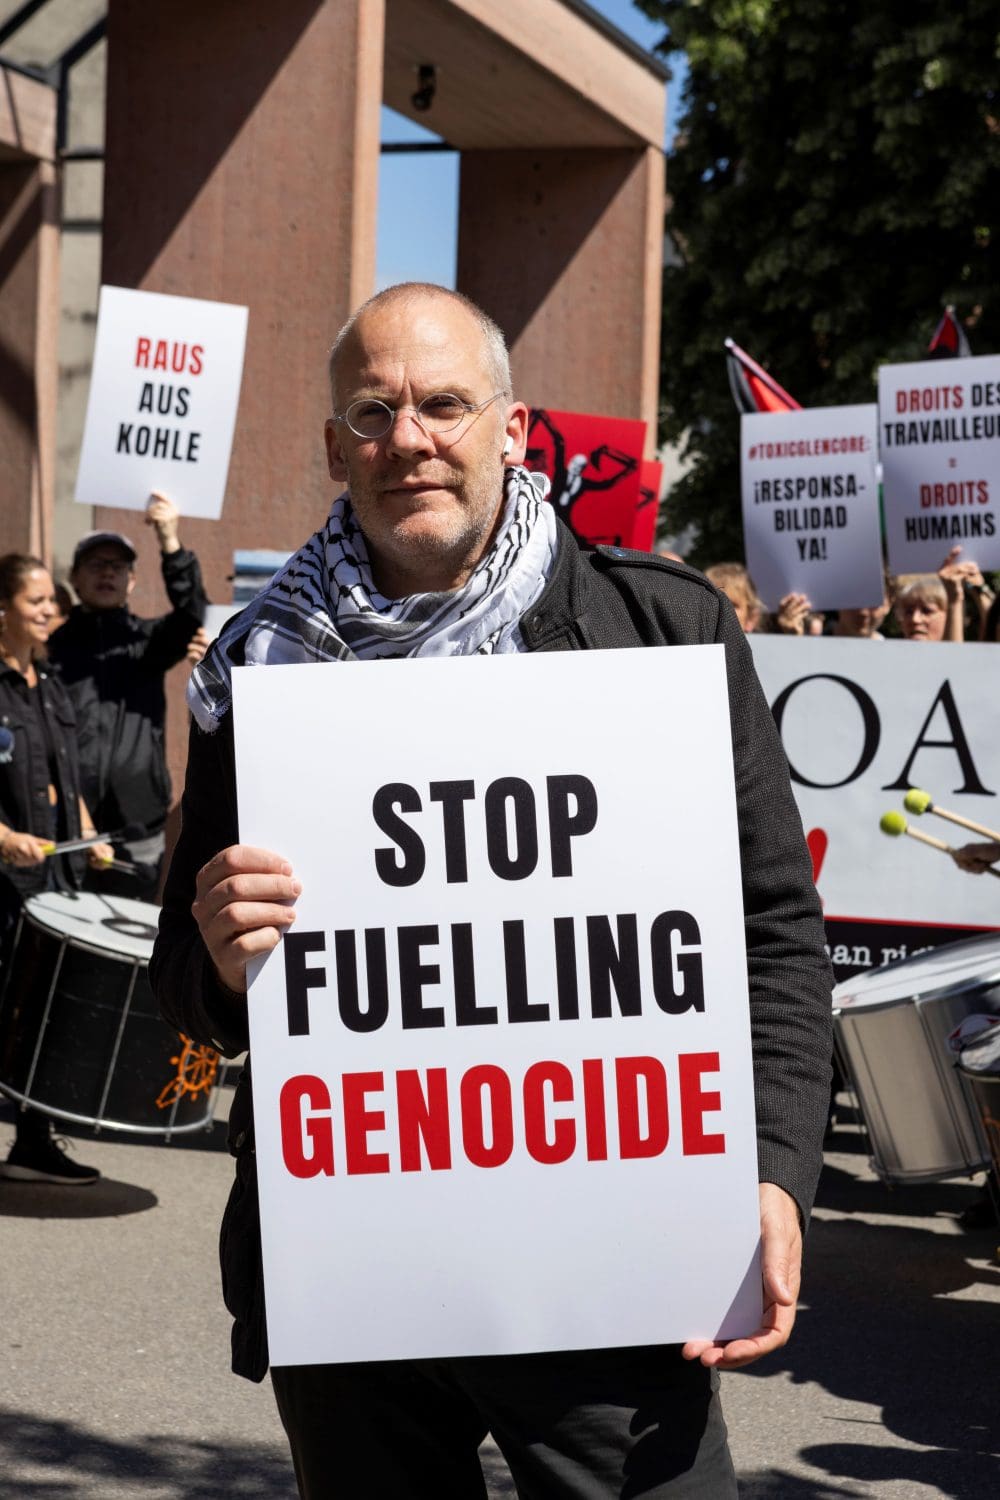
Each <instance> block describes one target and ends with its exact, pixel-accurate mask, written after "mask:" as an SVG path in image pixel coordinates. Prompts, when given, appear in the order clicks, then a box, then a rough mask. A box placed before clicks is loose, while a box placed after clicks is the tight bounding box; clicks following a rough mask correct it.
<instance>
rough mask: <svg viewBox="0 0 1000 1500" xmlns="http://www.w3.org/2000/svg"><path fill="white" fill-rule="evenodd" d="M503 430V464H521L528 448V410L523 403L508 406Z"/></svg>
mask: <svg viewBox="0 0 1000 1500" xmlns="http://www.w3.org/2000/svg"><path fill="white" fill-rule="evenodd" d="M503 430H504V441H503V461H504V463H505V464H523V463H524V455H525V453H526V452H527V448H528V408H527V407H526V406H525V404H524V402H523V401H515V402H514V403H513V404H512V405H511V406H508V408H507V415H506V417H505V418H504V426H503Z"/></svg>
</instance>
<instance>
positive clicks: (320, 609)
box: [187, 466, 557, 733]
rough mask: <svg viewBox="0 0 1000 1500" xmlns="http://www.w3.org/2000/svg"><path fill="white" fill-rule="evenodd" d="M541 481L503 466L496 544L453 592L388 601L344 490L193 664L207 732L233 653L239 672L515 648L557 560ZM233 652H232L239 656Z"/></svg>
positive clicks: (221, 702) (218, 714) (218, 713)
mask: <svg viewBox="0 0 1000 1500" xmlns="http://www.w3.org/2000/svg"><path fill="white" fill-rule="evenodd" d="M548 488H549V484H548V480H547V479H546V478H545V477H544V475H541V474H532V473H529V471H528V470H527V469H523V468H520V467H513V466H512V467H511V468H509V469H508V470H507V475H506V480H505V486H504V509H503V517H502V520H501V524H500V530H499V532H498V534H497V538H496V541H495V542H494V543H493V545H492V547H490V549H489V551H488V552H487V553H486V554H485V555H484V556H483V557H482V559H481V560H480V562H479V563H478V565H477V567H476V568H475V570H474V571H473V573H472V574H471V575H470V577H469V578H468V579H467V581H466V582H465V583H464V584H463V585H462V587H461V588H458V589H453V590H450V591H448V592H445V593H435V594H410V595H409V596H408V597H407V598H405V599H386V598H384V597H383V595H382V594H380V593H379V592H378V590H377V589H376V587H375V583H374V581H373V579H372V572H371V564H370V563H369V560H368V549H367V547H366V545H365V539H364V535H363V533H362V531H361V528H360V526H359V525H358V522H357V520H356V518H355V515H354V511H353V509H352V507H351V501H350V496H349V495H347V494H344V495H341V496H340V497H339V498H338V499H337V500H335V501H334V504H333V509H332V510H331V511H330V515H329V518H328V519H327V522H326V525H325V526H324V527H323V528H322V530H320V531H317V532H316V533H315V535H313V536H311V537H310V538H309V540H308V542H306V544H305V546H303V547H300V549H299V551H298V552H296V553H295V555H294V557H292V558H290V559H289V561H288V563H287V564H286V565H285V567H284V569H283V570H282V571H281V572H280V573H279V574H277V575H276V576H275V578H274V579H273V580H272V581H271V583H270V584H269V585H268V586H267V588H266V589H265V590H264V591H263V593H261V594H259V595H258V596H257V598H256V599H254V600H253V602H252V603H251V604H249V605H247V607H246V609H245V610H243V611H242V613H241V614H240V615H238V616H237V617H236V619H234V620H233V621H232V622H231V623H230V624H229V625H227V626H226V628H225V629H224V630H223V631H222V634H221V635H220V636H219V639H218V640H217V641H216V642H215V643H214V645H213V646H212V647H211V649H210V650H209V651H208V653H207V655H206V656H205V657H204V659H203V660H202V661H201V662H200V663H199V664H198V666H197V667H195V669H194V671H193V672H192V674H191V681H190V684H189V686H188V692H187V701H188V706H189V707H190V709H191V712H192V713H193V714H194V716H195V719H196V720H197V722H198V724H199V725H200V726H201V728H202V729H204V730H207V731H208V732H209V733H211V732H212V731H213V730H215V729H216V728H217V726H218V724H219V721H220V720H221V719H222V717H223V715H224V714H225V713H226V710H227V709H228V708H229V706H230V703H231V702H232V669H233V665H234V659H233V648H234V647H235V646H236V645H237V643H240V642H242V643H243V652H242V657H243V661H244V662H245V664H246V665H247V666H251V667H253V666H266V665H271V664H274V663H278V664H282V665H284V664H288V663H296V662H314V661H357V660H372V659H379V658H383V657H398V656H475V655H481V656H492V655H501V654H506V653H510V652H514V651H518V650H520V649H522V644H521V638H520V633H519V631H518V621H519V620H520V618H521V616H522V615H523V614H524V612H525V611H526V610H527V609H530V607H531V605H532V604H533V603H534V602H535V600H536V599H537V598H538V596H539V595H540V594H541V592H542V589H543V588H544V587H545V583H546V581H547V579H548V576H549V573H550V572H551V568H552V564H553V561H554V560H555V555H556V546H557V539H556V519H555V512H554V511H553V509H552V506H551V505H549V504H547V503H546V502H545V500H544V496H545V495H546V494H547V493H548ZM238 659H239V653H237V660H238Z"/></svg>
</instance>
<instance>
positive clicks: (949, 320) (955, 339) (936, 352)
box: [927, 307, 972, 359]
mask: <svg viewBox="0 0 1000 1500" xmlns="http://www.w3.org/2000/svg"><path fill="white" fill-rule="evenodd" d="M927 353H928V354H929V355H931V357H932V358H933V359H949V358H957V359H969V358H971V356H972V350H971V349H970V348H969V340H968V339H967V338H966V336H965V329H964V328H963V327H962V325H961V323H960V322H959V321H958V319H957V318H956V317H955V309H954V308H953V307H946V308H945V310H944V313H943V315H942V318H941V321H940V323H939V324H938V326H937V327H936V328H935V330H934V336H933V338H932V339H931V341H930V343H929V344H928V345H927Z"/></svg>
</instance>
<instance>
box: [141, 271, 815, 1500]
mask: <svg viewBox="0 0 1000 1500" xmlns="http://www.w3.org/2000/svg"><path fill="white" fill-rule="evenodd" d="M330 375H331V385H332V397H333V406H332V412H333V414H332V415H331V416H330V418H329V419H328V421H327V423H326V447H327V459H328V467H329V472H330V475H331V478H332V479H333V480H334V482H335V483H336V484H337V485H338V486H339V487H340V489H341V493H340V494H339V496H338V498H337V499H336V500H335V501H334V503H333V507H332V510H331V511H330V514H329V517H328V519H327V520H326V522H325V523H324V524H323V525H322V527H321V528H320V530H319V531H318V532H316V534H315V535H314V536H313V537H312V538H311V539H310V540H309V541H308V542H307V543H306V544H305V545H304V546H303V547H302V548H301V549H300V550H299V552H298V553H296V554H295V556H294V557H293V558H292V559H291V561H290V562H289V563H288V565H287V566H286V568H285V569H284V571H283V572H282V573H281V574H279V575H278V577H277V578H276V579H275V580H274V582H273V583H272V584H271V586H270V587H269V588H268V589H267V590H266V591H265V592H264V593H263V594H262V595H260V596H259V597H258V598H257V599H256V600H255V601H254V602H253V603H252V604H250V605H249V606H248V607H247V609H246V610H244V611H243V613H242V615H240V616H239V617H238V618H237V619H235V620H234V621H232V622H231V623H230V625H229V626H227V627H226V629H225V630H224V631H223V633H222V635H221V637H220V639H219V640H218V641H217V642H216V643H215V645H214V646H213V647H212V648H211V649H210V650H209V652H208V653H207V655H206V657H205V659H204V661H203V662H202V663H201V664H200V665H199V666H197V667H195V669H194V672H193V674H192V679H191V686H190V689H189V694H188V702H189V704H190V705H191V708H192V711H193V714H194V719H195V723H194V725H193V727H192V734H191V741H190V749H189V759H188V770H187V781H186V785H185V791H184V798H183V802H182V828H181V833H180V838H179V841H178V844H177V847H176V850H175V853H174V856H173V859H172V862H171V868H170V871H169V874H168V877H167V881H166V885H165V888H164V897H163V911H162V913H161V920H160V932H159V937H158V939H157V942H156V944H155V947H154V952H153V957H152V960H151V964H150V980H151V983H152V985H153V988H154V992H155V993H156V995H157V997H158V1000H159V1003H160V1006H161V1008H162V1010H163V1013H164V1015H165V1016H166V1018H167V1019H168V1020H169V1021H170V1022H171V1023H172V1024H173V1025H174V1026H177V1027H178V1028H180V1029H181V1030H182V1031H183V1032H184V1033H185V1035H188V1036H191V1037H194V1038H198V1039H203V1040H205V1041H206V1042H209V1041H211V1042H212V1043H213V1045H217V1046H219V1047H221V1049H222V1051H223V1052H226V1053H229V1054H235V1053H239V1052H241V1051H243V1049H244V1048H246V1047H247V1045H248V1027H247V1000H246V990H247V965H248V963H249V962H250V961H251V960H252V959H253V958H255V957H259V956H261V955H263V954H265V953H267V952H269V951H270V950H272V949H273V948H274V947H275V946H276V945H277V944H278V942H279V941H280V938H281V935H282V934H283V933H284V932H285V931H286V930H287V929H288V927H289V924H290V923H291V922H292V921H293V920H294V915H295V913H294V907H295V900H296V897H297V895H298V894H299V893H300V891H301V886H300V885H299V883H298V882H297V880H296V878H295V875H294V872H293V871H292V870H291V868H290V866H289V865H288V864H287V862H286V861H285V859H284V858H283V856H282V853H281V851H280V850H275V851H267V850H262V849H256V848H251V847H248V846H245V845H243V844H240V842H239V838H238V833H237V809H236V791H235V775H234V742H233V723H232V711H231V703H232V669H233V667H234V666H235V665H237V664H244V665H249V666H251V667H256V666H266V665H268V664H270V663H272V662H288V663H295V662H303V663H307V662H315V661H328V662H350V661H353V660H358V659H361V660H383V659H388V658H393V657H404V656H438V657H445V656H447V657H453V656H456V655H462V656H470V655H506V654H515V653H523V652H528V651H557V650H591V649H601V648H604V649H613V648H621V647H634V646H644V645H660V646H669V645H672V644H697V643H705V642H717V643H720V644H722V645H723V646H724V649H725V654H726V659H727V662H728V681H729V690H730V702H731V720H732V734H733V754H734V758H735V774H736V789H737V800H738V807H739V813H738V815H739V822H740V839H741V850H742V861H743V864H742V868H743V883H744V891H745V909H746V913H747V916H746V937H747V948H748V955H749V958H748V966H749V987H750V996H751V1000H750V1009H751V1028H752V1034H753V1041H754V1068H755V1076H756V1085H757V1121H758V1146H759V1153H758V1154H759V1174H760V1213H761V1234H762V1244H763V1251H762V1256H763V1261H762V1264H763V1287H764V1304H765V1308H766V1311H765V1313H764V1316H763V1319H762V1324H761V1327H760V1328H759V1329H758V1330H756V1331H755V1332H754V1333H753V1334H752V1335H751V1336H750V1337H748V1338H745V1339H735V1340H731V1341H729V1342H721V1343H714V1342H712V1341H709V1340H695V1341H692V1342H691V1343H690V1344H688V1345H686V1346H685V1347H684V1348H680V1347H677V1346H674V1347H669V1348H667V1347H657V1346H650V1347H641V1348H627V1349H599V1350H594V1349H589V1350H577V1351H573V1352H569V1353H561V1354H560V1353H556V1354H536V1355H522V1356H504V1357H490V1358H479V1359H467V1360H462V1359H456V1360H449V1359H440V1360H426V1361H424V1360H421V1361H400V1362H392V1363H375V1364H349V1365H338V1364H325V1365H310V1366H302V1367H295V1366H284V1367H280V1368H275V1369H273V1370H272V1372H271V1376H272V1383H273V1386H274V1390H275V1394H276V1397H277V1401H278V1407H279V1411H280V1413H281V1417H282V1421H283V1423H284V1426H285V1429H286V1432H287V1434H288V1437H289V1441H290V1445H291V1449H292V1456H293V1459H294V1463H295V1471H296V1476H297V1480H298V1485H299V1492H300V1495H301V1496H302V1497H303V1500H325V1497H326V1496H329V1495H332V1494H344V1495H352V1496H362V1495H363V1496H371V1497H375V1496H392V1497H393V1500H407V1497H411V1500H417V1497H425V1496H431V1495H433V1496H440V1497H444V1496H462V1497H469V1500H471V1497H475V1496H479V1497H483V1500H484V1497H485V1493H486V1490H485V1485H484V1481H483V1476H482V1472H481V1469H480V1465H479V1460H478V1455H477V1450H478V1446H479V1444H480V1442H481V1441H482V1439H483V1438H484V1437H485V1435H486V1433H487V1431H492V1432H493V1434H494V1437H495V1438H496V1440H497V1442H498V1444H499V1446H500V1448H501V1449H502V1451H503V1453H504V1455H505V1457H506V1459H507V1462H508V1464H509V1466H510V1469H511V1472H512V1474H513V1476H514V1481H515V1484H516V1485H517V1488H518V1493H520V1494H523V1495H525V1496H527V1495H557V1494H558V1495H565V1496H570V1495H578V1496H581V1497H583V1496H588V1497H591V1500H604V1497H608V1500H610V1497H611V1496H625V1495H633V1494H634V1495H640V1494H641V1495H643V1496H646V1497H649V1500H652V1497H654V1496H655V1497H659V1496H663V1497H667V1496H669V1497H677V1500H679V1497H681V1496H684V1497H692V1496H696V1495H697V1496H705V1497H711V1500H727V1497H731V1496H734V1495H735V1494H736V1481H735V1475H734V1471H733V1466H732V1461H731V1458H730V1456H729V1451H728V1447H727V1443H726V1433H725V1424H724V1422H723V1419H722V1416H721V1410H720V1404H719V1395H718V1370H719V1368H726V1367H729V1368H733V1367H737V1366H740V1365H744V1364H749V1363H750V1362H752V1361H753V1360H755V1359H757V1358H759V1357H760V1356H761V1355H762V1354H765V1353H767V1352H768V1351H769V1350H772V1349H775V1348H777V1347H779V1346H780V1345H781V1344H783V1343H784V1342H785V1341H786V1339H787V1338H788V1336H789V1333H790V1331H791V1327H792V1322H793V1319H794V1316H795V1298H796V1294H797V1290H798V1281H799V1265H800V1256H801V1230H802V1226H803V1224H804V1222H805V1219H806V1217H807V1216H808V1213H809V1208H810V1205H811V1201H812V1196H813V1192H814V1190H815V1185H816V1180H817V1177H818V1173H819V1166H820V1161H821V1143H822V1137H823V1128H824V1124H825V1120H826V1105H827V1097H828V1093H829V1084H830V971H829V966H828V963H827V959H826V956H825V953H824V950H823V943H824V933H823V924H822V920H821V915H820V911H819V905H818V901H817V898H816V893H815V890H814V888H813V884H812V877H811V865H810V861H809V857H808V854H807V852H806V848H805V843H804V840H803V836H802V828H801V823H800V821H799V817H798V814H797V812H796V810H795V804H794V801H793V799H792V795H791V790H790V787H789V782H788V773H787V769H786V768H785V764H784V757H783V755H782V751H781V745H780V742H779V740H778V737H777V732H776V730H775V726H774V722H773V720H772V718H771V715H770V713H769V711H768V707H767V703H766V701H765V699H764V696H763V694H762V692H761V690H760V687H759V684H758V683H757V681H756V678H755V676H754V673H753V665H752V660H751V655H750V650H749V647H748V645H747V643H746V641H745V638H744V635H743V631H742V629H741V627H740V624H739V622H738V621H737V618H736V615H735V614H734V612H733V610H732V609H731V607H730V605H729V603H728V602H727V600H726V599H725V598H724V597H723V596H722V594H721V593H719V591H718V590H716V589H715V588H713V587H712V585H711V584H710V583H709V582H708V581H707V580H706V579H705V578H704V577H703V576H701V575H699V574H697V573H695V572H694V570H693V569H690V568H686V567H684V566H683V565H678V564H676V563H673V562H670V561H667V560H665V559H663V558H657V557H653V556H651V555H649V554H640V553H634V552H627V551H624V550H623V549H621V548H618V547H603V548H598V549H596V550H595V551H584V550H581V548H580V547H579V546H578V544H577V542H576V541H575V539H574V538H573V536H572V534H571V533H570V531H569V530H568V529H567V528H566V527H565V526H564V525H563V523H562V522H561V521H560V519H559V518H558V516H557V514H556V511H555V508H554V507H553V506H552V505H551V504H549V503H548V502H547V501H545V500H544V498H543V495H544V492H545V488H546V487H547V485H546V481H545V480H544V478H543V477H542V476H539V475H532V474H531V473H529V471H528V470H527V469H525V468H524V467H523V460H524V457H525V450H526V445H527V423H528V409H527V407H526V406H525V405H524V404H523V403H522V402H519V401H515V400H514V399H513V396H512V394H511V381H510V370H509V364H508V358H507V351H506V346H505V343H504V339H503V335H502V333H501V331H500V329H499V328H498V327H497V325H496V324H495V323H494V322H493V321H492V320H491V319H490V318H489V317H488V316H487V315H486V314H485V313H484V312H483V311H482V309H480V308H478V307H476V306H475V304H473V303H471V302H470V301H469V300H468V299H467V298H465V297H463V296H461V295H460V294H458V293H455V292H450V291H446V290H445V289H444V288H441V287H434V286H426V285H412V284H409V285H403V286H398V287H392V288H389V289H388V290H386V291H384V292H382V293H380V294H379V295H378V296H376V297H375V298H373V299H372V300H371V301H369V302H368V303H366V304H365V305H364V306H363V307H361V308H360V309H359V311H358V312H356V313H355V314H354V316H353V317H352V318H351V319H350V320H349V322H348V323H347V324H346V326H345V327H344V329H343V330H342V331H341V333H340V334H339V336H338V338H337V340H336V342H335V344H334V348H333V351H332V355H331V364H330ZM345 487H346V488H345ZM333 676H334V678H335V677H336V674H333ZM328 685H329V686H330V687H331V689H334V688H335V683H334V682H331V683H329V684H328ZM613 711H614V705H613V704H607V703H595V704H594V705H593V713H594V715H595V716H601V717H602V718H603V717H604V716H605V715H606V714H607V713H608V712H613ZM667 717H668V720H669V708H668V709H667ZM290 732H294V729H293V730H291V731H290ZM344 732H345V734H346V733H350V732H351V731H350V725H347V724H345V726H344ZM400 733H401V735H404V736H406V735H412V734H414V733H419V726H418V725H414V724H412V723H409V722H401V723H400ZM268 753H270V754H272V755H273V756H274V775H275V777H276V778H278V777H280V775H281V770H280V755H281V752H280V744H276V745H275V746H274V747H271V749H270V751H269V752H268ZM633 754H634V746H632V745H630V744H628V743H626V742H624V741H623V743H622V765H623V772H625V771H627V767H628V764H629V758H630V757H631V756H632V755H633ZM330 775H331V795H333V794H334V793H335V794H336V795H350V787H345V786H343V785H342V784H341V779H340V778H339V772H338V768H337V759H336V747H335V746H332V747H331V772H330ZM345 878H350V875H349V872H345ZM230 1148H231V1150H232V1152H233V1154H234V1155H235V1156H236V1158H237V1162H236V1182H235V1184H234V1188H233V1193H232V1197H231V1199H230V1204H229V1207H228V1209H227V1212H226V1215H225V1219H224V1225H223V1232H222V1247H221V1252H222V1265H223V1281H224V1289H225V1296H226V1300H227V1304H228V1306H229V1309H230V1311H231V1312H232V1313H233V1315H234V1317H235V1320H236V1326H235V1329H234V1333H233V1354H234V1368H235V1369H236V1370H237V1372H238V1373H240V1374H242V1375H245V1376H248V1377H249V1378H251V1379H254V1380H260V1379H262V1378H263V1377H264V1375H265V1373H266V1371H267V1366H268V1350H267V1335H266V1329H265V1325H264V1308H263V1287H262V1272H261V1248H260V1223H259V1215H258V1209H257V1187H256V1152H255V1139H254V1127H253V1116H252V1110H251V1100H250V1081H249V1073H248V1071H247V1070H245V1071H244V1074H243V1076H242V1079H241V1082H240V1084H239V1086H238V1089H237V1093H236V1096H235V1098H234V1101H233V1106H232V1111H231V1115H230ZM400 1232H401V1235H402V1239H401V1242H400V1246H399V1249H398V1252H397V1253H398V1254H399V1255H401V1256H405V1253H406V1249H405V1226H404V1225H401V1226H400ZM343 1233H344V1234H350V1233H351V1226H350V1224H346V1223H345V1224H344V1225H343ZM525 1234H526V1236H527V1239H526V1243H530V1226H525ZM372 1253H373V1255H375V1254H378V1255H381V1256H385V1255H386V1254H389V1253H392V1252H391V1250H390V1249H389V1247H387V1246H386V1245H381V1246H379V1247H375V1246H373V1247H372ZM567 1253H571V1247H567Z"/></svg>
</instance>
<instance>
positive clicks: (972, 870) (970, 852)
mask: <svg viewBox="0 0 1000 1500" xmlns="http://www.w3.org/2000/svg"><path fill="white" fill-rule="evenodd" d="M951 857H952V859H953V860H954V861H955V863H956V865H958V868H959V869H960V870H964V871H965V872H966V874H967V875H985V874H986V871H987V870H989V869H990V868H991V867H992V866H993V865H995V864H996V863H997V861H998V860H1000V844H993V843H990V844H963V845H962V847H961V848H960V849H953V850H952V851H951Z"/></svg>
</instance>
